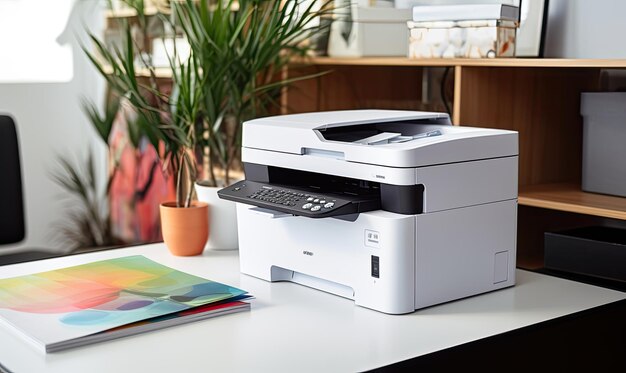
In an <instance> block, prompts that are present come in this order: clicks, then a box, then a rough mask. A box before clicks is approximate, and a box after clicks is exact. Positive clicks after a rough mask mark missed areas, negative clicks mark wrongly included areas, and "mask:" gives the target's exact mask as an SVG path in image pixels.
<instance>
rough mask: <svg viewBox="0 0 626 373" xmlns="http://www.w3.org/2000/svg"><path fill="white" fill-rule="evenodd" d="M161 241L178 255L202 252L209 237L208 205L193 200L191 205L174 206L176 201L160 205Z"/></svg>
mask: <svg viewBox="0 0 626 373" xmlns="http://www.w3.org/2000/svg"><path fill="white" fill-rule="evenodd" d="M160 210H161V230H162V231H163V241H165V245H167V247H168V249H169V250H170V252H171V253H172V254H174V255H178V256H190V255H198V254H202V251H203V250H204V245H205V244H206V242H207V240H208V238H209V218H208V217H209V205H208V204H206V203H205V202H193V203H192V205H191V207H176V202H165V203H162V204H161V206H160Z"/></svg>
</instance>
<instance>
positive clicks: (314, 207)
mask: <svg viewBox="0 0 626 373" xmlns="http://www.w3.org/2000/svg"><path fill="white" fill-rule="evenodd" d="M217 194H218V195H219V197H220V198H222V199H226V200H230V201H234V202H241V203H245V204H248V205H254V206H258V207H264V208H268V209H271V210H276V211H281V212H285V213H289V214H293V215H299V216H306V217H310V218H324V217H329V216H338V215H347V214H354V213H359V212H365V211H372V210H378V209H380V198H376V197H375V196H372V195H368V196H358V195H354V196H353V195H347V194H338V193H325V192H323V191H320V190H314V189H312V188H311V189H308V188H294V187H288V186H281V185H274V184H269V183H259V182H255V181H249V180H243V181H240V182H238V183H236V184H234V185H231V186H229V187H227V188H224V189H222V190H220V191H218V192H217Z"/></svg>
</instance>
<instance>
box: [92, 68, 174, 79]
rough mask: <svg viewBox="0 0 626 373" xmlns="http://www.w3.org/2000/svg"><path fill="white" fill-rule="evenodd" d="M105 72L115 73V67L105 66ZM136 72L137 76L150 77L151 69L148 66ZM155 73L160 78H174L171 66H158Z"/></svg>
mask: <svg viewBox="0 0 626 373" xmlns="http://www.w3.org/2000/svg"><path fill="white" fill-rule="evenodd" d="M104 72H105V73H106V74H111V73H113V69H112V68H111V67H110V66H105V67H104ZM135 72H136V74H135V76H137V77H142V78H149V77H150V70H148V69H146V68H143V69H136V70H135ZM154 75H155V76H156V78H158V79H171V78H172V69H171V68H169V67H156V68H155V69H154Z"/></svg>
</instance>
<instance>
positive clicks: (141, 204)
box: [109, 100, 175, 243]
mask: <svg viewBox="0 0 626 373" xmlns="http://www.w3.org/2000/svg"><path fill="white" fill-rule="evenodd" d="M135 120H136V114H135V113H134V111H133V109H132V106H131V105H130V104H129V103H128V102H127V101H125V100H122V102H121V107H120V112H119V113H118V115H117V117H116V119H115V122H114V123H113V128H112V131H111V134H110V136H109V154H110V157H111V159H110V160H109V163H110V165H111V188H110V190H109V205H110V211H111V230H112V233H113V235H114V236H115V237H117V238H119V239H121V240H122V241H124V242H126V243H138V242H156V241H160V240H162V237H161V224H160V221H159V205H160V204H161V203H162V202H166V201H172V200H174V199H175V192H174V178H173V177H171V176H168V175H166V174H165V173H164V172H163V169H162V167H161V163H160V160H159V155H158V154H157V152H156V150H155V149H154V147H153V146H152V145H151V144H150V143H149V142H148V141H147V140H146V139H145V138H140V139H135V140H134V141H136V142H137V143H136V144H133V141H132V140H131V135H130V131H129V126H132V125H133V124H132V122H133V121H135Z"/></svg>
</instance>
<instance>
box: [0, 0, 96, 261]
mask: <svg viewBox="0 0 626 373" xmlns="http://www.w3.org/2000/svg"><path fill="white" fill-rule="evenodd" d="M57 1H58V3H57ZM20 2H22V3H21V4H18V3H20ZM44 2H45V3H48V2H49V3H54V4H58V5H59V6H60V7H61V8H66V11H68V12H69V13H68V14H67V15H63V14H61V15H58V14H57V15H53V14H50V13H47V14H46V12H45V9H42V10H43V11H44V12H43V13H44V14H45V15H46V16H47V17H60V18H61V19H66V20H67V21H66V25H65V27H63V28H62V30H61V33H60V34H57V35H54V38H53V39H51V40H52V42H57V43H58V44H59V45H60V46H63V47H65V48H67V46H70V47H71V52H72V65H73V74H72V75H73V76H72V77H71V80H69V81H65V82H63V81H58V80H59V79H58V78H59V76H60V77H63V76H67V74H65V72H63V73H61V74H58V76H53V75H54V74H53V73H54V69H50V68H49V67H50V64H49V63H48V64H47V62H50V61H51V60H53V57H52V56H46V54H41V53H39V54H37V53H25V52H24V51H25V50H30V51H31V52H32V51H33V49H32V48H36V47H35V44H36V42H35V41H34V39H33V38H30V37H28V36H27V33H28V32H32V30H33V29H34V30H35V31H36V32H39V33H41V34H42V38H43V36H44V35H45V36H46V37H49V36H50V35H48V33H57V31H58V30H56V29H55V30H49V29H45V27H43V26H44V24H43V22H37V21H36V20H37V17H28V12H26V13H25V12H21V11H17V10H16V9H17V8H13V13H11V12H10V11H8V10H7V9H9V8H7V7H5V8H4V10H5V11H4V12H0V23H3V21H4V23H5V24H6V22H8V20H9V19H12V20H13V21H14V19H15V18H16V17H21V18H23V19H21V22H23V23H24V24H25V25H26V26H25V28H24V29H23V30H13V32H11V33H2V34H1V35H0V49H4V51H5V55H4V56H3V57H4V58H2V59H0V71H5V72H6V71H7V70H8V69H9V67H10V66H9V65H11V66H12V68H15V66H16V65H17V66H19V65H20V63H16V62H15V60H13V62H12V63H11V62H9V61H8V60H7V58H11V56H10V55H9V56H8V57H7V54H10V53H7V52H13V53H14V54H13V55H14V56H15V54H17V55H18V57H19V56H24V55H27V56H31V57H29V58H32V56H35V57H34V58H37V60H36V61H37V63H36V64H41V65H42V66H46V69H47V70H49V71H50V72H51V73H50V74H51V75H50V74H49V75H48V76H41V75H42V74H35V73H33V74H32V75H31V76H37V79H36V81H31V82H26V83H19V82H12V83H6V81H7V79H6V76H5V77H4V78H5V79H4V81H5V82H4V83H3V82H2V80H3V79H2V77H3V76H2V74H1V73H0V112H2V113H10V114H11V115H12V116H13V117H14V119H15V121H16V124H17V129H18V133H19V137H20V149H21V157H22V179H23V186H24V193H25V195H24V197H25V207H26V220H27V221H26V239H25V240H24V242H22V243H21V244H19V245H14V246H12V247H10V248H9V249H17V250H20V249H23V248H45V249H52V250H63V249H64V247H63V246H62V245H61V244H60V243H59V242H58V241H54V240H53V238H54V237H55V231H57V230H58V226H59V223H61V222H62V221H63V219H64V218H65V217H66V216H67V215H66V210H65V209H66V208H67V201H64V198H66V197H67V194H65V192H64V191H63V190H62V189H61V188H60V187H58V186H57V185H56V184H55V183H54V182H53V181H52V179H51V177H50V175H51V172H52V170H53V169H55V167H57V166H58V165H57V164H56V159H55V156H56V155H57V154H64V155H71V156H80V155H84V154H86V152H87V150H88V149H89V148H90V147H91V148H95V149H96V150H95V151H96V153H97V154H99V161H100V162H101V164H102V167H101V173H103V172H104V170H105V163H104V148H103V147H102V146H100V145H99V142H98V140H97V139H96V135H95V132H94V131H93V129H92V128H91V125H90V123H89V121H88V120H87V118H86V117H85V116H84V115H83V113H82V110H81V107H80V102H81V98H83V97H89V98H91V99H92V100H94V102H96V103H102V100H103V92H104V84H103V81H102V79H101V78H100V77H99V76H98V74H97V72H96V70H95V69H93V68H92V67H91V65H90V63H89V61H88V60H87V59H86V58H85V57H84V53H83V52H82V50H81V49H80V45H79V44H78V41H77V37H81V38H82V37H85V36H86V33H85V32H84V26H85V25H88V26H89V28H91V29H92V30H94V31H96V30H101V29H102V27H103V21H104V20H103V13H102V10H101V6H100V5H98V4H97V3H96V2H95V1H85V0H55V1H49V0H15V2H9V3H13V4H9V3H5V4H4V5H7V6H9V5H16V4H17V5H20V6H23V7H30V9H33V11H35V12H36V11H37V9H38V6H42V7H44V5H43V3H44ZM64 2H65V3H68V2H69V6H65V5H68V4H61V3H64ZM44 8H45V7H44ZM9 10H11V9H9ZM32 14H33V13H31V16H32ZM33 19H34V20H35V21H33ZM13 23H14V24H16V22H13ZM26 28H29V29H31V30H30V31H28V30H27V29H26ZM11 39H12V40H11ZM15 40H19V41H20V42H19V43H16V42H15ZM18 45H19V48H23V49H18V47H17V46H18ZM53 47H57V46H54V45H53ZM34 51H35V52H37V50H36V49H35V50H34ZM18 57H13V58H18ZM21 64H22V65H23V66H26V65H30V66H32V65H33V64H32V63H30V62H29V61H24V62H21ZM5 75H6V74H5ZM15 76H19V74H17V73H16V75H15ZM13 80H19V79H13ZM61 80H62V79H61ZM46 81H47V82H46ZM2 249H3V251H4V249H5V247H3V248H2Z"/></svg>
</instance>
